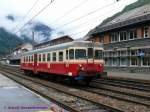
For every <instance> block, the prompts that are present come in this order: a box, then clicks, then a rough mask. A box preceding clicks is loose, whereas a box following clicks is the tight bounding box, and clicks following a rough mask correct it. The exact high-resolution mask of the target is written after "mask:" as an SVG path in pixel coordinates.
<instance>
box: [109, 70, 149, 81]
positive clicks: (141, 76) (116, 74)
mask: <svg viewBox="0 0 150 112" xmlns="http://www.w3.org/2000/svg"><path fill="white" fill-rule="evenodd" d="M107 75H108V77H118V78H127V79H137V80H145V81H150V74H144V73H143V74H142V73H125V72H109V71H108V72H107Z"/></svg>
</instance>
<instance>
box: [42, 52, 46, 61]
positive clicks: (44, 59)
mask: <svg viewBox="0 0 150 112" xmlns="http://www.w3.org/2000/svg"><path fill="white" fill-rule="evenodd" d="M45 61H46V58H45V54H43V62H45Z"/></svg>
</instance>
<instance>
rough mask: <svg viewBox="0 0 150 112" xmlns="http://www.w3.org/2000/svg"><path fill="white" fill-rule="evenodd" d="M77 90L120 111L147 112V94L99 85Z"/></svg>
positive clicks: (75, 90)
mask: <svg viewBox="0 0 150 112" xmlns="http://www.w3.org/2000/svg"><path fill="white" fill-rule="evenodd" d="M4 68H5V67H4ZM4 68H3V69H4ZM6 68H7V67H6ZM7 69H8V68H7ZM9 69H10V68H9ZM11 72H12V71H11ZM17 72H18V73H19V72H20V70H19V69H18V70H17ZM13 74H14V73H13ZM30 78H31V77H30ZM79 89H80V90H81V91H83V90H84V91H85V90H86V91H87V92H88V93H89V92H91V93H93V97H94V96H97V95H100V96H101V97H102V96H105V98H104V97H103V98H101V99H100V100H105V101H103V103H106V104H109V105H113V106H115V107H116V106H117V107H118V108H119V109H121V110H122V111H127V112H130V111H131V112H148V111H149V106H150V104H149V103H150V102H149V97H148V96H146V95H147V94H146V93H144V92H133V90H130V91H129V92H127V91H126V90H120V89H118V88H117V87H116V88H115V89H114V87H113V88H112V87H109V86H107V85H103V86H102V85H101V86H99V85H94V84H92V86H91V87H86V88H81V87H80V88H79ZM71 91H74V92H75V93H76V92H77V91H78V90H77V89H71ZM81 91H80V92H81ZM130 92H131V93H130ZM83 93H84V92H83ZM69 94H70V93H69ZM95 94H96V95H95ZM85 95H87V94H85ZM100 96H99V97H100ZM87 97H88V96H87ZM110 97H111V98H115V99H119V100H121V101H126V102H121V103H120V102H117V101H113V100H114V99H112V100H111V98H110ZM96 99H97V98H96ZM98 102H99V101H98ZM114 102H115V103H114ZM129 102H130V103H129ZM131 102H132V103H131ZM116 103H120V105H119V106H118V105H116ZM133 103H136V104H139V105H136V104H133ZM114 104H115V105H114ZM129 105H130V106H129ZM135 105H136V106H135ZM141 105H143V106H141ZM93 112H94V111H93Z"/></svg>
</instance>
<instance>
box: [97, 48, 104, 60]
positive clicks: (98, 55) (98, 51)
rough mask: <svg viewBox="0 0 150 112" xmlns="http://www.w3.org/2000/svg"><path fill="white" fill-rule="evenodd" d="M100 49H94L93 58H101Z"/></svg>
mask: <svg viewBox="0 0 150 112" xmlns="http://www.w3.org/2000/svg"><path fill="white" fill-rule="evenodd" d="M102 55H103V54H102V50H95V59H102Z"/></svg>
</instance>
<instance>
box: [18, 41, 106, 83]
mask: <svg viewBox="0 0 150 112" xmlns="http://www.w3.org/2000/svg"><path fill="white" fill-rule="evenodd" d="M103 64H104V61H103V47H102V45H101V44H100V43H93V42H84V41H81V42H80V41H73V42H69V43H64V44H60V45H55V46H49V47H46V48H41V49H37V50H33V51H29V52H26V53H24V54H23V55H22V59H21V69H22V70H24V71H25V73H27V74H31V73H34V74H38V73H46V74H47V75H51V76H54V75H55V76H62V77H63V78H64V77H65V78H68V77H69V78H71V79H74V80H84V81H86V82H90V81H91V80H92V79H93V78H98V77H101V76H102V75H103V71H104V65H103Z"/></svg>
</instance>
